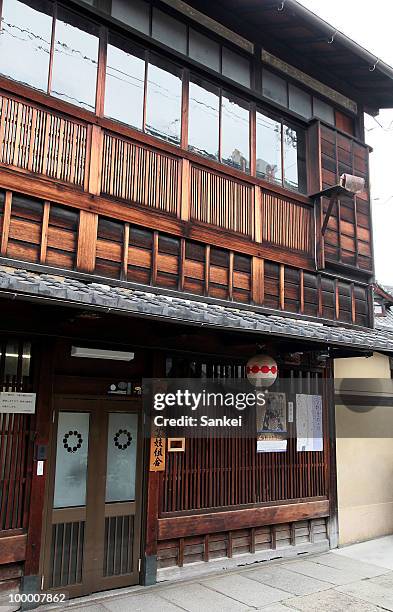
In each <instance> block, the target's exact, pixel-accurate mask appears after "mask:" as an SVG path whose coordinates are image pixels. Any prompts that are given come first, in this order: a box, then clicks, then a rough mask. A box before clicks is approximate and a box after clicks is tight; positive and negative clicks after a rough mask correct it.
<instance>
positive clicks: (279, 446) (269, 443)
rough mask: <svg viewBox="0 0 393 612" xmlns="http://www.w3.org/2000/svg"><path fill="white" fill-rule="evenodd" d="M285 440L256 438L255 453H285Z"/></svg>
mask: <svg viewBox="0 0 393 612" xmlns="http://www.w3.org/2000/svg"><path fill="white" fill-rule="evenodd" d="M286 450H287V440H282V439H281V440H279V439H277V440H259V439H258V440H257V453H285V451H286Z"/></svg>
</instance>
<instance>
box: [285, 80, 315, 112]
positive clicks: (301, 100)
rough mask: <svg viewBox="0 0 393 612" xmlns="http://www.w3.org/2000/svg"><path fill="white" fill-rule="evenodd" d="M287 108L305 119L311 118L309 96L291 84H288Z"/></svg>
mask: <svg viewBox="0 0 393 612" xmlns="http://www.w3.org/2000/svg"><path fill="white" fill-rule="evenodd" d="M289 108H290V110H291V111H293V112H294V113H297V114H298V115H301V116H302V117H304V118H305V119H310V118H311V117H312V106H311V96H310V95H309V94H308V93H307V92H306V91H303V90H302V89H299V88H298V87H295V85H292V84H291V83H290V84H289Z"/></svg>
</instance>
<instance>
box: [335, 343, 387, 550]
mask: <svg viewBox="0 0 393 612" xmlns="http://www.w3.org/2000/svg"><path fill="white" fill-rule="evenodd" d="M335 377H336V379H339V378H359V379H367V378H384V379H390V377H391V375H390V367H389V359H388V357H386V356H384V355H380V354H377V353H374V355H373V357H369V358H364V357H362V358H354V359H337V360H336V361H335ZM360 384H361V383H360V381H359V386H360ZM336 432H337V486H338V518H339V545H344V544H350V543H353V542H359V541H363V540H368V539H370V538H375V537H378V536H382V535H386V534H391V533H393V402H392V406H391V407H389V406H371V407H366V408H355V409H354V408H349V407H346V406H343V405H337V406H336Z"/></svg>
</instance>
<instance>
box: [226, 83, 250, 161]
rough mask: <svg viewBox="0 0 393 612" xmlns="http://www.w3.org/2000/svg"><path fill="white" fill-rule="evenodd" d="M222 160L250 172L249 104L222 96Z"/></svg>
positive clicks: (227, 95) (228, 96)
mask: <svg viewBox="0 0 393 612" xmlns="http://www.w3.org/2000/svg"><path fill="white" fill-rule="evenodd" d="M221 160H222V161H223V162H224V164H228V165H229V166H233V167H234V168H238V169H239V170H244V171H248V170H249V167H250V111H249V106H248V104H247V102H243V101H242V100H239V98H237V97H235V96H232V95H231V94H229V93H224V92H223V94H222V117H221Z"/></svg>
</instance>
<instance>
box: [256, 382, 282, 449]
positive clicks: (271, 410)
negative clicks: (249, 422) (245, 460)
mask: <svg viewBox="0 0 393 612" xmlns="http://www.w3.org/2000/svg"><path fill="white" fill-rule="evenodd" d="M256 420H257V422H256V429H257V453H283V452H285V451H286V450H287V440H286V438H285V437H284V435H283V434H286V431H287V402H286V396H285V393H267V394H266V403H265V405H264V406H257V410H256Z"/></svg>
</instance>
